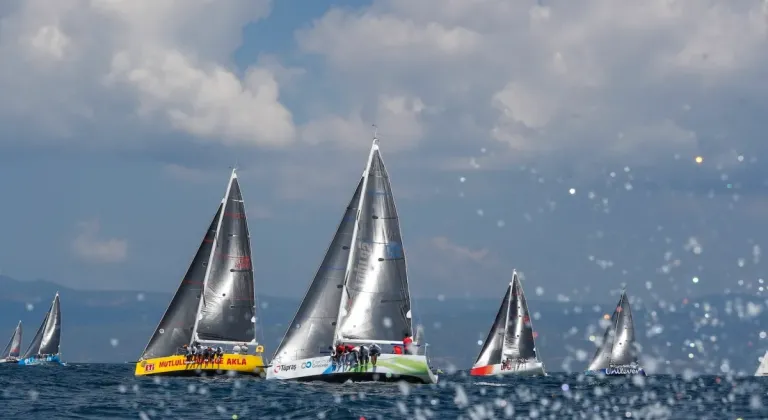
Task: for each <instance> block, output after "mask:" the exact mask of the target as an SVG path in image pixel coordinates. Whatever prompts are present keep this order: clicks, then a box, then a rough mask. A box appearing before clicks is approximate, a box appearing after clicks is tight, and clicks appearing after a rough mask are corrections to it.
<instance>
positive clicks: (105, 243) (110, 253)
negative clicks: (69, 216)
mask: <svg viewBox="0 0 768 420" xmlns="http://www.w3.org/2000/svg"><path fill="white" fill-rule="evenodd" d="M77 227H78V230H79V233H78V234H77V236H75V238H74V239H73V240H72V244H71V245H72V252H73V253H74V255H75V256H76V257H78V258H80V259H82V260H84V261H87V262H91V263H119V262H123V261H125V259H126V257H127V256H128V243H127V242H126V241H125V240H123V239H115V238H110V239H105V238H100V237H99V231H100V229H101V226H100V224H99V222H97V221H88V222H80V223H78V226H77Z"/></svg>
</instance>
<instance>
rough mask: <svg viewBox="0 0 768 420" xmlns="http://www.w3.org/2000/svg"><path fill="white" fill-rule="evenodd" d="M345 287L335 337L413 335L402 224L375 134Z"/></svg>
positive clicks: (374, 338)
mask: <svg viewBox="0 0 768 420" xmlns="http://www.w3.org/2000/svg"><path fill="white" fill-rule="evenodd" d="M343 291H344V292H343V294H342V299H341V304H340V305H339V306H340V311H339V321H338V325H337V330H336V337H337V338H338V339H340V340H346V341H350V340H364V341H380V342H396V341H400V340H402V339H403V336H404V335H405V334H408V335H411V334H413V331H412V328H411V300H410V293H409V291H408V275H407V272H406V262H405V252H404V250H403V245H402V238H401V234H400V223H399V220H398V217H397V210H396V208H395V201H394V198H393V197H392V186H391V185H390V182H389V176H388V174H387V170H386V168H385V167H384V162H383V161H382V159H381V154H380V152H379V145H378V140H377V139H376V138H374V140H373V145H372V146H371V153H370V155H369V158H368V164H367V165H366V169H365V172H364V173H363V185H362V193H361V195H360V204H359V205H358V212H357V224H356V226H355V229H354V231H353V241H352V252H351V253H350V256H349V260H348V262H347V270H346V278H345V283H344V288H343Z"/></svg>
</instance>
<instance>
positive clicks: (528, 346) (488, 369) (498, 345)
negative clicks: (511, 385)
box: [470, 271, 546, 376]
mask: <svg viewBox="0 0 768 420" xmlns="http://www.w3.org/2000/svg"><path fill="white" fill-rule="evenodd" d="M470 375H472V376H490V375H546V372H545V371H544V364H543V363H542V362H541V361H539V358H538V356H537V353H536V344H535V342H534V334H533V325H532V324H531V315H530V313H529V312H528V303H527V302H526V300H525V294H524V293H523V286H522V285H521V284H520V279H519V277H518V275H517V271H513V272H512V281H511V282H510V283H509V287H507V293H506V294H504V299H502V301H501V306H500V307H499V311H498V312H497V313H496V319H495V320H494V322H493V325H492V326H491V330H490V331H489V332H488V337H486V339H485V342H484V343H483V347H482V349H481V350H480V354H479V355H478V356H477V360H476V361H475V364H474V366H472V369H471V370H470Z"/></svg>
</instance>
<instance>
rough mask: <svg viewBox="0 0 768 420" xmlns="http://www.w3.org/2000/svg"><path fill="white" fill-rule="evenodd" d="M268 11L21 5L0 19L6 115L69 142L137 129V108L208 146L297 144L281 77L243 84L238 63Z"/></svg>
mask: <svg viewBox="0 0 768 420" xmlns="http://www.w3.org/2000/svg"><path fill="white" fill-rule="evenodd" d="M269 11H270V1H269V0H242V1H227V2H212V1H208V0H184V1H179V0H158V1H149V0H57V1H56V2H50V1H46V0H28V1H24V2H20V4H19V7H17V8H9V9H6V10H3V11H0V13H3V15H0V19H2V23H1V24H0V57H2V62H3V64H2V65H1V66H0V90H2V91H3V95H2V97H1V98H0V119H3V120H7V121H12V122H18V121H21V123H22V124H24V126H25V127H27V128H28V127H35V128H36V129H38V130H42V132H43V134H44V135H47V136H51V137H59V138H60V137H70V136H73V135H74V134H76V133H78V130H77V127H78V126H79V125H83V124H85V125H95V124H103V125H107V126H109V125H112V124H115V125H120V123H122V125H123V126H125V125H127V126H130V125H131V124H133V121H132V119H133V118H134V117H132V116H131V114H132V112H130V111H131V110H132V109H133V110H135V111H136V112H135V115H136V116H138V122H139V123H141V124H143V125H144V126H149V127H151V128H153V129H155V130H157V129H158V128H159V129H162V128H163V127H164V126H165V127H169V128H171V129H173V130H176V131H179V132H182V133H186V134H188V135H190V136H192V137H194V138H197V139H200V140H201V141H214V142H222V143H225V144H250V145H263V146H279V145H284V144H288V143H290V142H292V141H293V140H294V138H295V129H294V126H293V119H292V115H291V113H290V111H288V109H287V108H286V107H285V106H284V105H282V104H281V103H280V98H279V93H280V89H279V85H278V82H277V81H276V75H275V74H274V72H273V70H272V69H270V68H267V67H263V66H259V65H256V66H254V67H252V68H250V69H248V70H247V71H246V72H245V76H244V77H242V78H240V77H239V76H238V75H237V74H236V73H235V71H234V70H233V69H232V68H231V67H232V66H231V64H230V60H231V54H232V53H233V52H234V51H235V49H236V48H237V47H238V46H239V45H240V42H241V31H242V28H243V27H244V26H245V25H246V24H247V23H249V22H252V21H255V20H259V19H262V18H264V17H266V16H267V15H268V13H269ZM272 67H273V68H274V66H272ZM126 111H127V112H126ZM157 123H159V124H160V125H159V126H156V125H153V124H157ZM37 134H39V133H37ZM137 141H140V139H137Z"/></svg>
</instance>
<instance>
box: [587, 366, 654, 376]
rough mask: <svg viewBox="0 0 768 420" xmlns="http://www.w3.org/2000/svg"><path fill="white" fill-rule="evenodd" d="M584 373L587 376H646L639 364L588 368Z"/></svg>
mask: <svg viewBox="0 0 768 420" xmlns="http://www.w3.org/2000/svg"><path fill="white" fill-rule="evenodd" d="M584 374H585V375H587V376H599V375H604V376H635V375H640V376H647V375H646V374H645V370H644V369H643V368H642V367H641V366H614V367H609V368H605V369H597V370H588V371H586V372H584Z"/></svg>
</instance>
